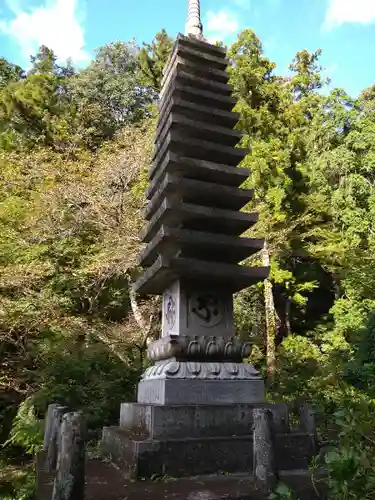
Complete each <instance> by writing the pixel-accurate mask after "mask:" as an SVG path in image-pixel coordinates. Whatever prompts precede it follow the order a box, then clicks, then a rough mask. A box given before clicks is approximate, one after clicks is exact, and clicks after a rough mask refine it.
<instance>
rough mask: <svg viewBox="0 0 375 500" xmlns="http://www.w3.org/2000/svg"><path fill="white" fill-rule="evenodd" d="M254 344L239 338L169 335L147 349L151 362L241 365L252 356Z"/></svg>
mask: <svg viewBox="0 0 375 500" xmlns="http://www.w3.org/2000/svg"><path fill="white" fill-rule="evenodd" d="M251 349H252V344H251V343H250V342H244V341H242V340H241V339H239V338H238V337H230V338H227V337H213V336H210V337H203V336H202V335H194V336H193V335H190V336H184V335H168V336H167V337H162V338H161V339H159V340H156V341H155V342H152V343H151V344H150V345H149V346H148V349H147V357H148V359H149V360H150V361H161V360H165V359H169V358H174V360H176V361H180V360H181V361H184V360H185V361H190V360H191V361H192V360H198V361H203V360H206V361H234V362H238V363H240V362H241V361H242V360H243V359H244V358H248V357H249V356H250V354H251Z"/></svg>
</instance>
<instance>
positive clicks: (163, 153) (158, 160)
mask: <svg viewBox="0 0 375 500" xmlns="http://www.w3.org/2000/svg"><path fill="white" fill-rule="evenodd" d="M176 140H177V141H180V142H181V144H185V143H183V142H182V140H181V138H180V139H179V138H177V139H176V137H175V138H174V139H173V141H174V142H173V141H172V144H174V146H175V147H174V148H173V150H172V149H171V148H170V147H169V146H170V144H171V138H170V137H169V136H168V137H167V140H166V141H164V144H163V146H162V147H161V149H160V151H159V153H158V154H157V155H156V157H155V159H154V161H153V163H152V164H151V166H150V169H149V178H150V180H153V179H154V177H156V175H157V174H159V172H160V170H161V167H162V165H163V164H164V161H165V158H166V157H167V156H168V154H174V155H176V156H178V157H183V158H190V159H193V160H198V161H207V162H209V163H212V164H214V165H225V166H226V167H227V168H233V170H235V167H237V166H238V161H239V160H238V161H237V162H234V164H226V163H225V162H224V160H223V158H221V157H220V158H219V159H217V160H215V159H212V158H209V159H204V158H199V157H198V156H196V157H194V155H192V148H191V147H190V148H187V147H186V145H185V146H184V145H183V146H182V148H180V150H179V149H178V147H177V146H176V144H178V142H177V143H176ZM194 148H195V146H194ZM184 151H185V153H184ZM187 177H193V176H187ZM198 179H199V177H198Z"/></svg>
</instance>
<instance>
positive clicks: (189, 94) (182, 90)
mask: <svg viewBox="0 0 375 500" xmlns="http://www.w3.org/2000/svg"><path fill="white" fill-rule="evenodd" d="M172 95H173V96H175V97H177V98H180V99H183V100H185V101H190V102H194V103H195V104H201V105H202V106H206V107H212V108H215V109H221V110H223V111H232V110H233V108H234V106H235V104H236V101H235V99H233V98H232V97H229V96H227V95H222V94H216V93H215V92H211V91H209V90H203V89H199V88H196V87H192V86H191V85H186V84H185V83H182V82H179V81H177V80H174V81H172V82H171V83H170V86H169V88H168V92H167V93H165V94H164V95H163V98H162V99H161V100H160V101H159V103H158V108H159V110H161V111H162V110H163V108H164V107H165V106H167V105H168V103H169V101H170V98H171V97H172Z"/></svg>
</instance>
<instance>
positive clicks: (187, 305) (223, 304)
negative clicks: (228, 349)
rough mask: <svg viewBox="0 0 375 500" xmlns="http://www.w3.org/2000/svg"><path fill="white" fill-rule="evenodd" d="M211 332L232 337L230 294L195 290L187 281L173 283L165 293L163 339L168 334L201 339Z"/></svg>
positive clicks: (202, 286)
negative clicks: (194, 336)
mask: <svg viewBox="0 0 375 500" xmlns="http://www.w3.org/2000/svg"><path fill="white" fill-rule="evenodd" d="M198 290H199V291H198ZM213 331H214V332H215V335H218V336H220V335H222V336H223V337H226V338H229V337H233V336H234V334H235V331H234V326H233V297H232V295H231V293H230V292H228V291H226V290H225V289H224V288H222V289H220V287H215V288H212V287H209V286H206V285H201V286H199V287H198V288H197V285H196V283H193V284H192V283H191V282H189V281H188V280H177V281H175V282H174V283H172V284H171V285H170V286H169V287H167V288H166V289H165V291H164V293H163V306H162V336H163V337H164V336H166V335H170V334H173V335H201V336H205V335H210V333H211V334H212V333H213ZM211 344H212V343H211ZM206 361H209V360H206ZM241 361H242V360H241Z"/></svg>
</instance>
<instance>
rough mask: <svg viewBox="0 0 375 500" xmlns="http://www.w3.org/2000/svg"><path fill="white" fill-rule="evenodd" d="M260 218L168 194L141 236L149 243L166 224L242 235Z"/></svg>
mask: <svg viewBox="0 0 375 500" xmlns="http://www.w3.org/2000/svg"><path fill="white" fill-rule="evenodd" d="M258 218H259V216H258V214H256V213H246V212H236V211H234V210H223V209H219V208H213V207H205V206H201V205H193V204H191V203H184V202H181V201H180V200H179V199H175V198H173V197H170V198H168V197H167V198H166V199H164V200H163V202H162V203H161V205H160V207H159V208H158V210H156V212H155V214H154V215H153V217H151V219H150V222H149V224H148V225H147V227H145V228H144V230H143V231H141V234H140V237H141V239H142V241H144V242H145V243H148V242H150V241H151V240H152V239H153V238H154V237H155V236H156V234H157V233H158V231H159V229H160V228H161V227H162V226H163V225H164V226H168V227H180V226H183V227H184V228H186V229H191V230H197V231H207V232H208V231H209V232H210V233H214V234H223V235H225V234H226V235H228V236H238V235H240V234H242V233H244V232H245V231H246V230H247V229H250V228H251V227H252V226H253V225H254V224H255V223H256V222H257V221H258Z"/></svg>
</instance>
